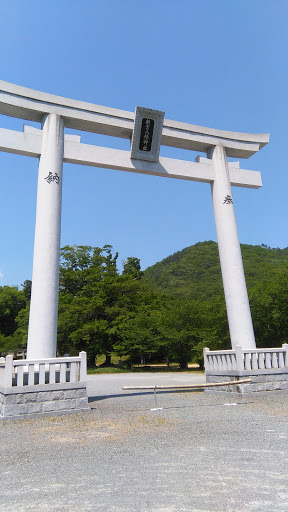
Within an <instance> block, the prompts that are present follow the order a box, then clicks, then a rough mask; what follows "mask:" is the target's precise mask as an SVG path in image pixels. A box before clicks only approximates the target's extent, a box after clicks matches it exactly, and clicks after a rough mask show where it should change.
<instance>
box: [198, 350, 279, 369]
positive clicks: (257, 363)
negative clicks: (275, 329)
mask: <svg viewBox="0 0 288 512" xmlns="http://www.w3.org/2000/svg"><path fill="white" fill-rule="evenodd" d="M203 352H204V365H205V371H206V372H221V373H223V372H231V371H236V372H246V371H247V372H250V373H251V372H252V373H254V372H255V373H258V372H259V373H260V372H261V373H262V372H265V371H268V372H269V373H273V372H274V373H279V372H282V371H283V372H288V344H287V343H284V344H283V345H282V348H258V349H253V350H245V349H244V350H243V349H242V347H241V346H240V345H238V346H236V348H235V350H213V351H210V350H209V349H208V348H204V351H203Z"/></svg>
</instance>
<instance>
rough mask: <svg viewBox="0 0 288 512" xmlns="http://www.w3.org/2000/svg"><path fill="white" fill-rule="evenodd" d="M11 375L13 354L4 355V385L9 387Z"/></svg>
mask: <svg viewBox="0 0 288 512" xmlns="http://www.w3.org/2000/svg"><path fill="white" fill-rule="evenodd" d="M12 377H13V356H6V362H5V374H4V387H5V388H10V387H11V386H12Z"/></svg>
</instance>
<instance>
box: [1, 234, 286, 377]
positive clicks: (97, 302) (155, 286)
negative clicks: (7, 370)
mask: <svg viewBox="0 0 288 512" xmlns="http://www.w3.org/2000/svg"><path fill="white" fill-rule="evenodd" d="M242 254H243V260H244V267H245V273H246V279H247V284H248V293H249V299H250V306H251V312H252V318H253V324H254V330H255V337H256V343H257V346H258V347H267V348H269V347H280V346H281V344H282V343H284V342H287V341H288V248H287V249H282V250H281V249H271V248H270V247H267V246H251V245H242ZM117 259H118V254H117V252H116V253H115V252H114V251H113V249H112V247H111V246H110V245H106V246H104V247H102V248H101V247H89V246H66V247H63V248H62V250H61V265H60V292H59V319H58V341H57V347H58V354H59V355H63V354H65V353H69V354H70V355H76V354H78V353H79V351H81V350H85V351H86V352H87V356H88V364H89V366H94V365H95V358H96V357H97V356H99V355H103V354H104V355H105V356H106V364H107V365H109V364H111V355H112V354H117V355H118V356H120V357H122V358H124V359H125V360H126V361H127V364H134V363H139V362H140V361H141V360H143V359H146V362H149V361H153V362H156V361H163V360H166V361H168V360H169V361H175V362H178V363H180V366H181V368H186V367H187V364H188V362H189V361H191V360H193V361H195V362H199V363H202V362H203V348H204V347H205V346H207V347H209V348H210V349H211V350H215V349H222V348H224V349H226V348H230V347H231V343H230V338H229V329H228V322H227V314H226V307H225V301H224V295H223V287H222V280H221V272H220V265H219V257H218V248H217V244H216V243H215V242H211V241H210V242H201V243H198V244H196V245H194V246H191V247H187V248H186V249H184V250H183V251H179V252H177V253H175V254H173V255H172V256H169V257H168V258H165V259H164V260H163V261H161V262H159V263H157V264H156V265H154V266H153V267H150V268H148V269H147V270H146V271H145V272H142V271H141V267H140V261H139V259H138V258H135V257H128V258H127V260H126V261H125V262H124V265H123V269H122V272H120V271H119V268H118V266H117ZM30 294H31V282H30V281H25V282H24V284H23V285H22V289H20V290H19V289H18V287H9V286H3V287H0V355H1V353H2V354H4V355H5V354H7V353H8V352H9V351H13V352H14V353H15V352H16V353H17V351H18V350H19V349H24V348H25V347H26V342H27V329H28V318H29V306H30Z"/></svg>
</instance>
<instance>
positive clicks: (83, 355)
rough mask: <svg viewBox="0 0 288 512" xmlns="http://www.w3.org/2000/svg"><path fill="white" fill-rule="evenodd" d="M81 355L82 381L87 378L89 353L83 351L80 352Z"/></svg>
mask: <svg viewBox="0 0 288 512" xmlns="http://www.w3.org/2000/svg"><path fill="white" fill-rule="evenodd" d="M79 357H80V382H83V381H84V382H85V381H86V380H87V354H86V352H84V351H82V352H79Z"/></svg>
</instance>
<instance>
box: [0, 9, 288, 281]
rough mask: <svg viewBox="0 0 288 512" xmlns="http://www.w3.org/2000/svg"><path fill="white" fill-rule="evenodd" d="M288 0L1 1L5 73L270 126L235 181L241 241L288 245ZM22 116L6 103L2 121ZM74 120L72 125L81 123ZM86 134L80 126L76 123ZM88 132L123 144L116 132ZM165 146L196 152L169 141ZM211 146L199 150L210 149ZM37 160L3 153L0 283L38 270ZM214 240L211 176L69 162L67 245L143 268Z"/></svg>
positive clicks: (131, 102) (49, 87)
mask: <svg viewBox="0 0 288 512" xmlns="http://www.w3.org/2000/svg"><path fill="white" fill-rule="evenodd" d="M287 14H288V2H287V0H283V1H282V0H276V1H274V2H272V1H271V0H269V1H266V0H261V1H258V0H241V1H236V0H234V1H231V0H201V1H200V0H197V1H196V0H177V1H176V0H174V1H172V0H146V1H145V2H143V1H137V0H118V1H116V0H106V1H105V2H104V1H103V0H83V1H81V2H80V1H79V0H58V1H56V0H49V1H48V0H41V2H39V1H38V0H37V1H36V0H25V2H24V1H23V0H9V1H5V0H2V1H1V0H0V20H1V21H0V27H1V30H0V48H1V67H0V69H1V73H0V78H1V79H2V80H6V81H8V82H12V83H15V84H19V85H23V86H25V87H30V88H32V89H36V90H40V91H44V92H49V93H52V94H57V95H60V96H66V97H68V98H74V99H79V100H83V101H88V102H92V103H96V104H98V105H105V106H110V107H115V108H119V109H123V110H129V111H134V109H135V106H136V105H140V106H144V107H149V108H154V109H157V110H163V111H165V116H166V118H168V119H175V120H178V121H184V122H188V123H192V124H199V125H202V126H208V127H212V128H219V129H224V130H233V131H243V132H252V133H253V132H255V133H267V132H269V133H270V134H271V139H270V143H269V144H268V146H266V147H265V148H263V149H262V150H261V151H260V152H259V153H258V154H256V155H254V156H253V157H251V158H250V159H248V160H241V163H240V165H241V167H242V168H246V169H251V170H259V171H261V173H262V179H263V187H262V189H259V190H250V189H245V188H236V187H234V188H233V196H234V203H235V209H236V217H237V223H238V230H239V238H240V242H241V243H247V244H254V245H256V244H262V243H265V244H267V245H270V246H271V247H281V248H283V247H287V246H288V241H287V218H288V215H287V214H288V211H287V210H288V207H287V204H288V201H287V192H288V183H287V182H288V176H287V164H286V146H287V97H288V92H287V91H288V87H287V86H288V83H287V76H288V71H287V51H288V45H287V42H288V31H287V21H288V20H287V18H288V16H287ZM22 125H23V121H21V120H17V119H12V118H7V117H5V116H0V127H4V128H10V129H13V128H14V129H17V130H22ZM74 133H77V132H74ZM78 133H81V132H78ZM81 135H82V139H81V140H82V142H87V143H89V144H93V143H95V144H97V145H107V146H111V147H115V148H120V149H127V150H128V149H129V142H128V141H127V140H122V139H114V138H110V137H104V136H102V137H101V136H98V135H96V134H87V133H81ZM161 154H162V155H163V156H171V157H174V158H184V159H187V160H189V159H190V160H194V158H195V154H194V153H193V152H187V151H184V150H182V151H181V150H176V149H173V148H165V147H163V146H162V148H161ZM204 156H205V155H204ZM37 169H38V161H37V159H34V158H29V157H23V156H17V155H11V154H9V153H4V152H0V175H1V201H0V216H1V239H0V240H1V244H0V248H1V250H0V276H1V279H0V285H2V286H3V285H5V284H8V285H19V286H20V285H21V284H22V283H23V281H24V280H25V279H31V275H32V261H33V239H34V223H35V210H36V187H37ZM204 240H216V233H215V226H214V217H213V210H212V202H211V192H210V186H209V185H208V184H201V183H193V182H186V181H182V180H172V179H165V178H160V177H151V176H141V175H136V174H130V173H124V172H118V171H110V170H103V169H96V168H92V167H83V166H76V165H72V164H65V165H64V181H63V212H62V240H61V245H62V246H63V245H66V244H69V245H73V244H77V245H92V246H99V247H101V246H103V245H104V244H111V245H113V247H114V249H115V250H116V251H118V252H119V267H120V268H121V261H122V260H125V259H126V258H127V257H128V256H136V257H139V258H140V260H141V264H142V268H143V269H144V268H146V267H147V266H150V265H153V264H154V263H156V262H157V261H160V260H161V259H162V258H164V257H166V256H168V255H170V254H172V253H174V252H176V251H178V250H181V249H183V248H184V247H187V246H189V245H192V244H195V243H197V242H199V241H204Z"/></svg>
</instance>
